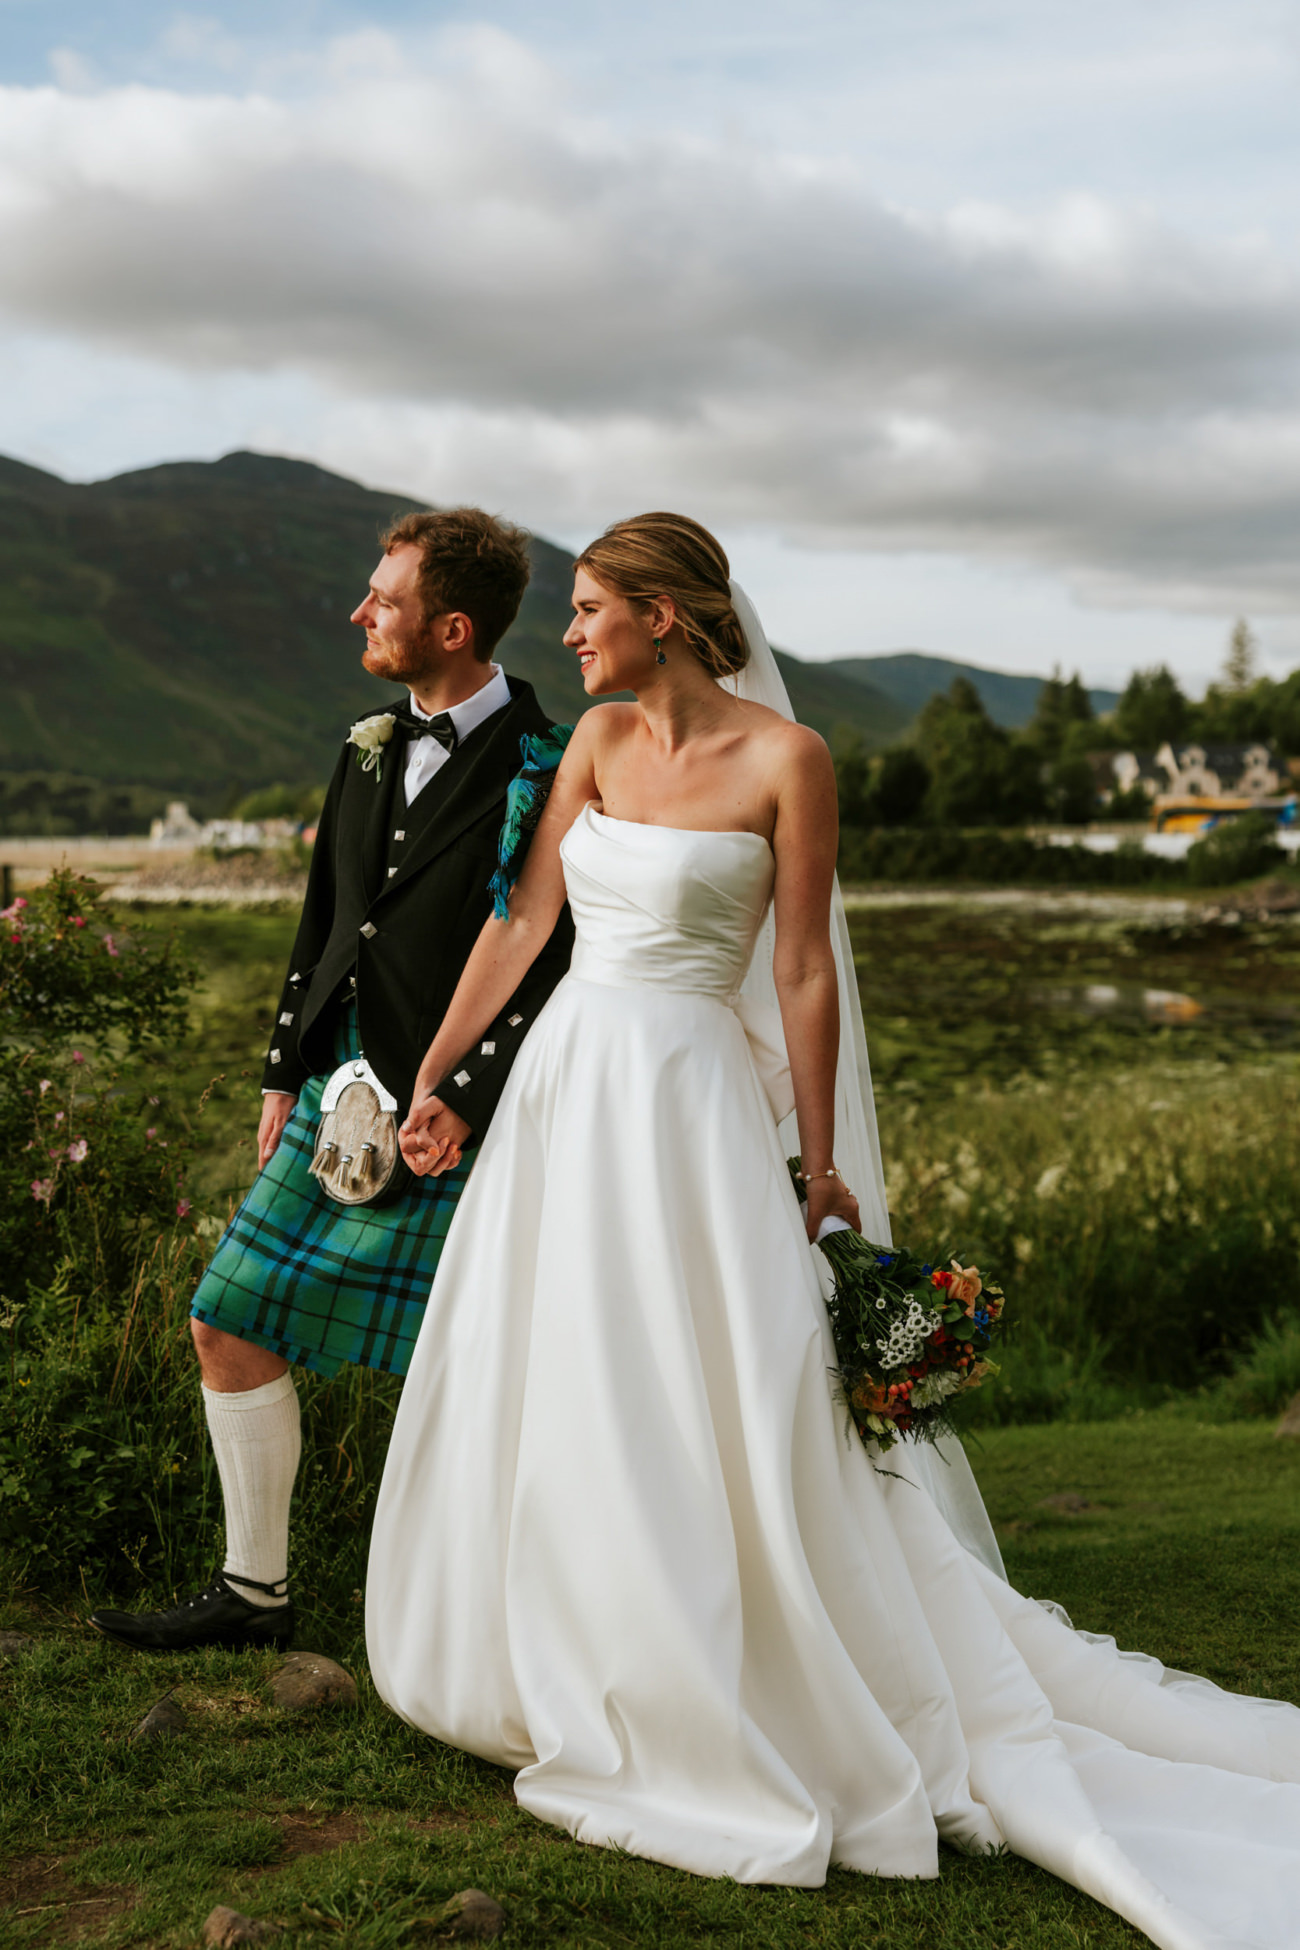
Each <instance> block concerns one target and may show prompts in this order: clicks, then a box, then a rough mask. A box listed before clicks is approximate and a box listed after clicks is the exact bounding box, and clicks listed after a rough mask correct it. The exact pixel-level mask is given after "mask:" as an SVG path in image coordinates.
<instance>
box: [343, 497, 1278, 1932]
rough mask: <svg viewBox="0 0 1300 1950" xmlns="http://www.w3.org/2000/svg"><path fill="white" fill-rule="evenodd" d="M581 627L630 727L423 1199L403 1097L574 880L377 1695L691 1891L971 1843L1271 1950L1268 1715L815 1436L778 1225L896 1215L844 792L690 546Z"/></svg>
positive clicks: (391, 1492) (615, 577)
mask: <svg viewBox="0 0 1300 1950" xmlns="http://www.w3.org/2000/svg"><path fill="white" fill-rule="evenodd" d="M573 600H574V609H575V611H576V615H575V620H574V623H573V625H572V628H571V629H570V630H569V632H568V635H567V636H566V638H565V641H566V643H567V644H568V645H569V646H570V648H572V649H573V650H574V651H575V652H576V653H577V655H578V659H579V663H580V667H581V669H582V673H583V681H584V684H585V686H586V690H587V693H588V695H589V696H592V697H598V696H602V695H607V694H610V693H614V692H618V691H627V690H631V691H632V692H633V693H634V694H635V698H636V702H635V703H634V704H613V705H608V706H606V707H605V708H604V709H602V710H600V711H593V712H589V713H588V714H587V715H586V716H585V717H584V718H583V719H582V721H581V722H580V724H579V725H578V727H577V730H576V731H575V733H574V736H573V739H572V742H571V744H570V746H569V748H568V751H567V753H566V755H565V757H564V760H563V763H562V765H561V767H560V770H559V774H558V776H557V779H556V783H555V787H554V790H553V792H552V795H551V798H550V801H549V804H548V806H547V808H546V811H545V813H544V814H543V816H542V820H541V824H540V826H539V828H538V831H537V834H536V837H535V838H534V840H533V844H532V847H531V850H530V852H529V855H528V860H527V864H526V866H525V868H524V871H523V873H522V875H521V877H520V879H519V881H518V883H517V885H516V887H515V889H514V892H513V895H512V898H511V903H510V918H509V920H508V921H498V920H495V919H494V920H491V921H489V922H488V923H487V925H486V927H485V928H484V930H483V934H482V937H481V938H480V941H479V944H478V946H477V948H476V950H475V952H474V955H473V957H472V958H471V960H470V963H469V965H468V967H467V968H466V971H465V975H464V977H463V979H462V981H461V984H460V987H459V988H458V990H457V991H456V995H455V997H454V999H453V1001H452V1004H451V1007H450V1009H449V1011H448V1013H447V1016H446V1019H445V1020H444V1022H443V1024H442V1026H441V1028H440V1029H439V1030H438V1033H437V1035H436V1037H435V1039H434V1041H433V1044H432V1046H431V1047H430V1050H429V1052H428V1055H427V1057H426V1059H425V1063H424V1066H423V1069H422V1072H421V1083H420V1085H419V1086H418V1088H417V1097H416V1107H415V1108H414V1109H413V1111H412V1115H411V1117H410V1119H408V1123H407V1126H406V1127H405V1131H404V1145H405V1148H406V1150H407V1154H408V1156H409V1157H410V1159H411V1161H412V1163H413V1164H415V1165H416V1167H417V1169H433V1170H437V1169H440V1168H445V1166H446V1164H447V1163H449V1162H450V1161H451V1159H452V1157H453V1156H454V1153H453V1152H452V1151H450V1150H449V1149H448V1147H447V1145H446V1142H445V1140H443V1139H440V1138H438V1137H437V1136H436V1132H437V1116H436V1112H437V1100H436V1095H435V1094H434V1093H435V1092H436V1086H437V1083H438V1081H439V1079H440V1078H442V1077H443V1076H445V1075H447V1074H448V1072H449V1071H451V1070H454V1069H455V1068H456V1066H457V1064H458V1063H459V1062H461V1060H462V1059H463V1058H464V1057H465V1055H466V1053H467V1052H469V1051H471V1050H474V1049H476V1048H477V1047H478V1045H479V1043H480V1039H481V1038H482V1037H483V1035H484V1032H485V1029H486V1026H487V1025H488V1024H489V1023H490V1022H491V1021H492V1019H493V1018H494V1016H495V1015H496V1014H497V1013H498V1011H499V1010H500V1009H501V1008H502V1007H503V1006H504V1005H505V1004H506V1003H507V1001H508V999H509V997H510V995H511V994H512V993H513V992H514V990H515V988H516V987H517V985H518V983H519V980H520V976H521V974H522V973H523V971H524V969H525V968H526V966H527V965H528V963H529V962H530V960H531V959H532V957H533V956H534V954H535V953H536V952H537V951H538V949H539V948H540V947H541V946H542V944H543V943H544V942H545V941H546V939H547V937H548V936H549V934H550V931H551V927H552V925H553V923H554V920H555V918H556V915H557V913H558V911H559V909H560V906H561V903H562V902H563V901H564V899H565V897H566V894H567V897H568V899H569V901H570V903H571V905H572V910H573V916H574V920H575V923H576V927H577V946H576V948H575V951H574V957H573V965H572V970H571V973H570V974H569V976H568V977H567V978H566V979H565V980H564V981H563V982H562V983H561V984H560V985H559V987H558V988H557V989H556V990H555V992H554V994H553V995H552V996H551V999H550V1000H549V1002H548V1003H547V1004H546V1006H545V1008H544V1009H543V1011H542V1012H541V1014H540V1015H539V1017H538V1019H537V1022H536V1023H535V1024H529V1023H525V1022H522V1021H520V1022H518V1023H516V1024H515V1025H514V1027H515V1028H516V1029H517V1030H518V1032H519V1033H521V1034H523V1033H525V1032H526V1033H527V1042H526V1044H525V1046H524V1048H523V1049H522V1051H521V1052H520V1055H519V1057H518V1059H517V1061H516V1063H515V1065H514V1068H513V1070H512V1072H511V1077H510V1082H509V1084H508V1086H507V1090H506V1094H505V1096H504V1097H503V1099H502V1102H501V1106H500V1109H499V1111H498V1113H497V1116H496V1118H495V1119H494V1121H493V1124H492V1126H491V1129H490V1131H489V1133H488V1135H487V1138H486V1140H485V1142H484V1145H483V1150H482V1156H481V1157H480V1159H479V1161H478V1165H477V1168H476V1170H475V1171H474V1174H473V1176H472V1178H471V1180H470V1183H469V1186H468V1188H467V1190H466V1192H465V1194H464V1196H463V1198H462V1201H461V1205H460V1208H459V1210H458V1212H457V1216H456V1219H455V1223H454V1224H453V1226H452V1229H451V1234H450V1237H449V1239H448V1241H447V1245H446V1248H445V1249H444V1253H443V1257H442V1261H441V1264H440V1266H439V1269H438V1276H437V1280H436V1282H435V1284H434V1288H433V1294H432V1298H431V1301H430V1304H429V1308H428V1312H427V1315H426V1318H425V1322H424V1326H423V1328H422V1330H421V1334H420V1339H419V1343H418V1345H417V1348H416V1351H415V1356H414V1360H413V1362H412V1366H411V1371H410V1376H409V1379H408V1380H407V1383H406V1387H405V1390H404V1393H403V1396H402V1402H401V1407H400V1410H399V1413H398V1417H397V1423H396V1428H395V1431H394V1435H393V1442H392V1447H391V1451H390V1455H389V1459H388V1464H387V1468H386V1471H385V1475H384V1481H383V1485H382V1488H381V1491H380V1497H379V1506H378V1511H377V1515H376V1520H375V1529H374V1540H373V1544H372V1550H371V1562H370V1575H369V1580H368V1588H367V1594H366V1606H367V1611H366V1629H367V1639H368V1647H369V1654H370V1662H371V1667H372V1670H373V1673H374V1677H375V1682H376V1684H377V1686H378V1688H379V1691H380V1693H381V1694H382V1696H383V1697H384V1698H385V1699H386V1700H387V1701H388V1702H389V1703H390V1704H391V1705H392V1706H393V1707H394V1709H395V1710H396V1711H397V1712H398V1713H400V1714H401V1715H402V1716H403V1717H404V1718H405V1719H406V1720H408V1721H410V1722H411V1723H412V1724H414V1725H415V1726H418V1727H421V1728H423V1729H424V1730H425V1731H427V1732H428V1733H430V1734H433V1735H436V1736H437V1737H438V1738H439V1739H442V1740H445V1741H448V1742H451V1743H452V1744H453V1745H456V1746H459V1747H464V1748H467V1749H469V1750H470V1751H471V1752H473V1753H476V1754H480V1755H483V1756H484V1757H486V1758H487V1759H489V1760H492V1761H495V1762H498V1763H500V1764H501V1765H504V1766H508V1767H511V1768H514V1769H516V1770H517V1779H516V1795H517V1798H518V1800H519V1802H520V1804H521V1805H522V1806H523V1807H525V1808H527V1809H529V1810H531V1811H532V1812H533V1813H534V1814H536V1815H538V1816H540V1817H541V1818H542V1819H544V1820H546V1821H550V1822H555V1823H557V1824H559V1825H560V1826H562V1827H564V1828H566V1829H568V1830H569V1832H570V1833H571V1834H573V1835H575V1836H576V1837H578V1838H579V1839H580V1840H583V1841H588V1842H595V1843H603V1844H612V1845H616V1846H618V1847H620V1848H624V1849H627V1850H630V1851H631V1852H633V1853H635V1854H638V1855H645V1856H650V1857H654V1858H656V1859H658V1860H659V1861H662V1862H667V1863H673V1864H676V1865H677V1866H679V1867H681V1868H684V1869H689V1870H693V1871H695V1872H697V1873H699V1874H703V1875H715V1876H729V1877H732V1878H734V1879H736V1880H737V1881H740V1882H752V1883H765V1882H770V1883H787V1884H800V1885H805V1886H816V1885H818V1884H820V1883H821V1882H822V1881H823V1880H824V1878H825V1874H826V1870H827V1866H828V1864H830V1863H837V1864H840V1865H842V1866H845V1867H848V1868H853V1869H858V1870H861V1871H863V1872H865V1873H868V1874H874V1875H888V1876H934V1875H936V1874H937V1873H938V1844H939V1842H940V1841H946V1842H949V1843H952V1844H955V1845H957V1846H958V1847H962V1848H967V1849H975V1850H980V1849H986V1848H989V1847H994V1846H999V1845H1003V1844H1005V1845H1006V1846H1008V1847H1010V1848H1011V1849H1012V1850H1014V1851H1015V1852H1016V1853H1017V1854H1020V1855H1023V1856H1026V1857H1028V1858H1029V1859H1031V1860H1032V1861H1034V1862H1037V1863H1039V1864H1041V1865H1042V1866H1043V1867H1044V1868H1046V1869H1049V1870H1051V1871H1052V1872H1053V1873H1055V1874H1056V1875H1058V1876H1061V1877H1063V1878H1065V1879H1066V1880H1067V1881H1069V1882H1071V1883H1073V1884H1075V1885H1076V1886H1077V1887H1079V1888H1080V1889H1082V1890H1085V1891H1086V1892H1088V1893H1089V1894H1091V1895H1092V1896H1094V1897H1096V1898H1097V1899H1098V1900H1099V1901H1101V1902H1103V1903H1106V1904H1108V1905H1109V1906H1110V1907H1111V1908H1112V1909H1114V1910H1116V1911H1117V1912H1118V1913H1119V1914H1120V1915H1121V1916H1124V1917H1126V1918H1127V1919H1128V1920H1129V1921H1130V1922H1131V1923H1133V1924H1135V1925H1136V1926H1137V1927H1138V1928H1139V1929H1141V1930H1144V1931H1145V1932H1146V1934H1147V1935H1148V1936H1149V1938H1150V1939H1151V1940H1152V1942H1154V1943H1156V1944H1158V1945H1161V1946H1163V1947H1164V1950H1228V1946H1236V1950H1244V1947H1245V1946H1250V1950H1284V1946H1287V1945H1291V1944H1293V1943H1294V1942H1295V1938H1296V1920H1295V1919H1296V1916H1297V1914H1300V1785H1292V1784H1294V1783H1300V1713H1297V1712H1296V1710H1295V1709H1294V1708H1292V1707H1289V1706H1285V1705H1277V1704H1273V1703H1271V1702H1265V1701H1259V1700H1249V1699H1244V1698H1239V1697H1236V1696H1233V1695H1229V1694H1226V1693H1223V1692H1220V1691H1219V1690H1218V1689H1217V1688H1216V1687H1214V1686H1212V1685H1210V1684H1209V1683H1208V1682H1207V1681H1204V1680H1196V1679H1192V1678H1190V1677H1188V1676H1187V1675H1184V1674H1177V1673H1169V1672H1166V1671H1165V1670H1164V1669H1163V1668H1162V1667H1161V1666H1159V1665H1158V1664H1157V1663H1156V1662H1155V1661H1154V1660H1149V1659H1142V1658H1140V1657H1136V1656H1134V1655H1132V1654H1125V1653H1120V1652H1117V1651H1116V1649H1115V1647H1114V1645H1113V1643H1112V1642H1111V1641H1110V1640H1103V1639H1097V1638H1094V1637H1092V1636H1090V1635H1088V1634H1086V1633H1081V1632H1075V1631H1073V1630H1072V1629H1071V1627H1070V1626H1069V1624H1068V1621H1066V1620H1065V1619H1064V1616H1063V1614H1061V1613H1059V1612H1056V1611H1054V1609H1053V1608H1049V1607H1045V1606H1041V1605H1039V1604H1036V1603H1034V1602H1033V1601H1031V1600H1029V1599H1026V1598H1022V1597H1021V1596H1019V1595H1018V1594H1017V1593H1016V1592H1015V1591H1014V1590H1012V1589H1011V1587H1010V1586H1009V1585H1008V1583H1007V1582H1006V1580H1005V1578H1004V1577H1003V1576H1002V1575H1001V1565H1000V1562H999V1560H998V1558H997V1551H996V1545H995V1544H994V1542H993V1538H992V1533H991V1531H990V1530H989V1528H988V1525H987V1520H986V1519H985V1518H984V1516H983V1511H982V1506H981V1505H980V1503H979V1498H978V1493H977V1492H976V1491H975V1488H974V1484H973V1482H972V1480H971V1478H970V1474H969V1470H968V1469H967V1468H966V1465H965V1461H964V1458H963V1457H962V1455H961V1452H960V1449H959V1448H958V1447H956V1446H955V1445H954V1446H953V1447H952V1448H951V1449H950V1450H949V1451H948V1452H947V1455H946V1465H947V1466H945V1463H944V1462H943V1461H940V1462H939V1463H938V1464H937V1465H936V1464H934V1462H933V1460H932V1458H931V1457H930V1456H929V1454H928V1452H924V1453H923V1452H918V1451H917V1450H916V1449H914V1448H913V1447H911V1446H910V1445H905V1446H904V1448H903V1450H902V1452H901V1453H902V1460H901V1461H900V1460H899V1459H898V1458H899V1455H900V1451H899V1450H895V1451H893V1452H892V1453H891V1456H890V1473H889V1474H886V1473H884V1472H883V1471H881V1470H878V1469H876V1468H875V1467H874V1466H873V1462H872V1459H871V1458H870V1457H869V1456H868V1454H867V1452H866V1450H865V1449H864V1448H863V1447H862V1445H861V1443H860V1442H859V1440H858V1438H857V1436H856V1434H853V1433H852V1432H851V1431H846V1427H845V1418H844V1415H843V1412H842V1410H839V1409H837V1407H836V1405H835V1402H834V1398H833V1391H832V1385H831V1381H830V1378H829V1373H828V1370H829V1369H830V1368H831V1366H832V1362H833V1350H832V1347H831V1343H830V1340H829V1334H828V1329H827V1325H826V1318H825V1311H824V1307H823V1303H822V1294H821V1288H820V1286H819V1274H818V1264H817V1262H818V1260H819V1258H820V1256H819V1255H815V1254H814V1252H813V1251H812V1249H811V1247H810V1245H809V1239H810V1237H812V1236H814V1235H815V1234H816V1232H817V1231H818V1229H819V1227H820V1226H822V1225H823V1224H824V1223H825V1222H826V1221H828V1220H838V1221H840V1222H846V1221H847V1222H848V1223H850V1224H856V1223H858V1205H857V1203H855V1198H854V1194H855V1193H856V1194H857V1198H858V1199H859V1200H860V1201H861V1207H862V1217H863V1223H864V1225H865V1229H866V1231H867V1233H868V1235H869V1236H871V1237H874V1238H876V1239H878V1240H883V1239H884V1238H885V1236H886V1226H887V1218H886V1214H885V1211H884V1205H883V1197H882V1191H881V1180H880V1172H879V1157H878V1152H877V1149H876V1146H875V1126H874V1118H873V1115H872V1112H871V1105H870V1086H869V1080H868V1079H867V1076H866V1068H865V1044H864V1043H863V1042H862V1031H861V1016H860V1011H859V1008H858V1004H857V1000H856V993H855V990H854V987H853V981H852V961H851V958H850V957H849V956H848V954H847V952H846V948H847V935H846V933H845V931H844V927H843V916H842V909H841V908H840V906H839V903H838V896H837V894H836V892H835V886H834V858H835V844H836V815H835V788H834V779H833V776H832V771H831V766H830V761H829V759H828V756H827V753H826V749H825V747H824V745H823V744H822V742H821V740H820V739H818V738H817V737H816V736H815V735H814V734H812V733H811V732H808V731H806V730H804V729H802V728H801V727H799V726H797V725H795V724H794V723H792V722H790V720H789V715H788V711H789V707H788V703H787V702H786V700H785V695H784V688H783V686H782V685H781V682H780V677H779V674H778V673H777V670H776V665H775V661H774V659H773V658H772V654H771V651H770V650H769V649H768V647H767V644H766V642H765V640H764V639H763V637H762V632H761V630H760V629H759V627H758V624H757V619H756V618H755V617H754V616H753V612H752V611H751V610H750V609H749V607H748V605H747V604H746V602H745V600H744V598H743V596H742V595H741V593H740V592H739V591H738V590H736V589H734V587H732V586H730V585H729V582H728V566H727V561H726V557H725V555H724V554H723V551H722V549H721V548H720V547H719V545H718V544H717V542H716V541H714V539H713V538H712V536H710V535H709V534H708V533H707V531H705V530H704V529H702V528H700V527H699V526H698V525H697V524H696V523H695V522H692V521H689V520H686V519H684V518H682V517H679V516H673V515H663V514H658V515H645V516H641V517H638V518H636V519H633V520H630V521H624V522H620V523H617V524H616V525H615V526H614V527H613V528H611V529H610V530H609V531H608V532H607V533H606V534H605V535H604V536H603V537H602V538H601V539H600V540H599V541H597V542H595V543H593V545H592V546H591V547H590V548H589V549H588V550H587V551H586V552H585V554H584V555H583V556H582V557H581V558H580V560H579V562H578V564H577V571H576V580H575V585H574V599H573ZM762 698H766V699H767V700H768V701H767V702H766V703H764V702H761V701H757V700H759V699H762ZM773 707H775V708H773ZM765 989H766V996H765V995H764V990H765ZM773 1002H775V1003H776V1004H778V1005H779V1013H778V1010H777V1009H776V1008H773V1007H772V1003H773ZM782 1029H783V1030H784V1040H783V1037H782ZM787 1050H788V1052H789V1055H788V1062H787V1059H786V1051H787ZM484 1053H486V1054H488V1055H489V1056H490V1055H491V1052H490V1051H485V1052H484ZM422 1098H423V1099H424V1101H422ZM791 1111H793V1113H794V1119H795V1120H796V1123H797V1136H796V1135H795V1130H794V1128H793V1127H791V1126H790V1125H787V1127H786V1131H785V1133H784V1134H783V1133H782V1131H781V1129H780V1128H779V1125H780V1120H782V1119H784V1118H786V1117H787V1116H788V1114H789V1113H790V1112H791ZM837 1143H838V1150H837V1148H836V1146H837ZM796 1144H797V1146H798V1149H799V1150H800V1152H801V1154H802V1159H803V1164H804V1168H805V1172H806V1180H805V1188H806V1192H807V1201H806V1209H801V1208H800V1206H799V1205H798V1204H797V1203H796V1200H795V1197H794V1194H793V1192H792V1190H791V1187H790V1183H789V1179H788V1176H787V1173H786V1168H785V1163H784V1159H785V1154H786V1150H787V1149H794V1148H795V1146H796Z"/></svg>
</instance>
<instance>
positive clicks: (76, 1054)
mask: <svg viewBox="0 0 1300 1950" xmlns="http://www.w3.org/2000/svg"><path fill="white" fill-rule="evenodd" d="M72 1060H73V1062H74V1063H84V1062H85V1060H86V1059H85V1057H84V1056H83V1055H82V1054H81V1051H80V1050H79V1049H74V1050H73V1052H72Z"/></svg>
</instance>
